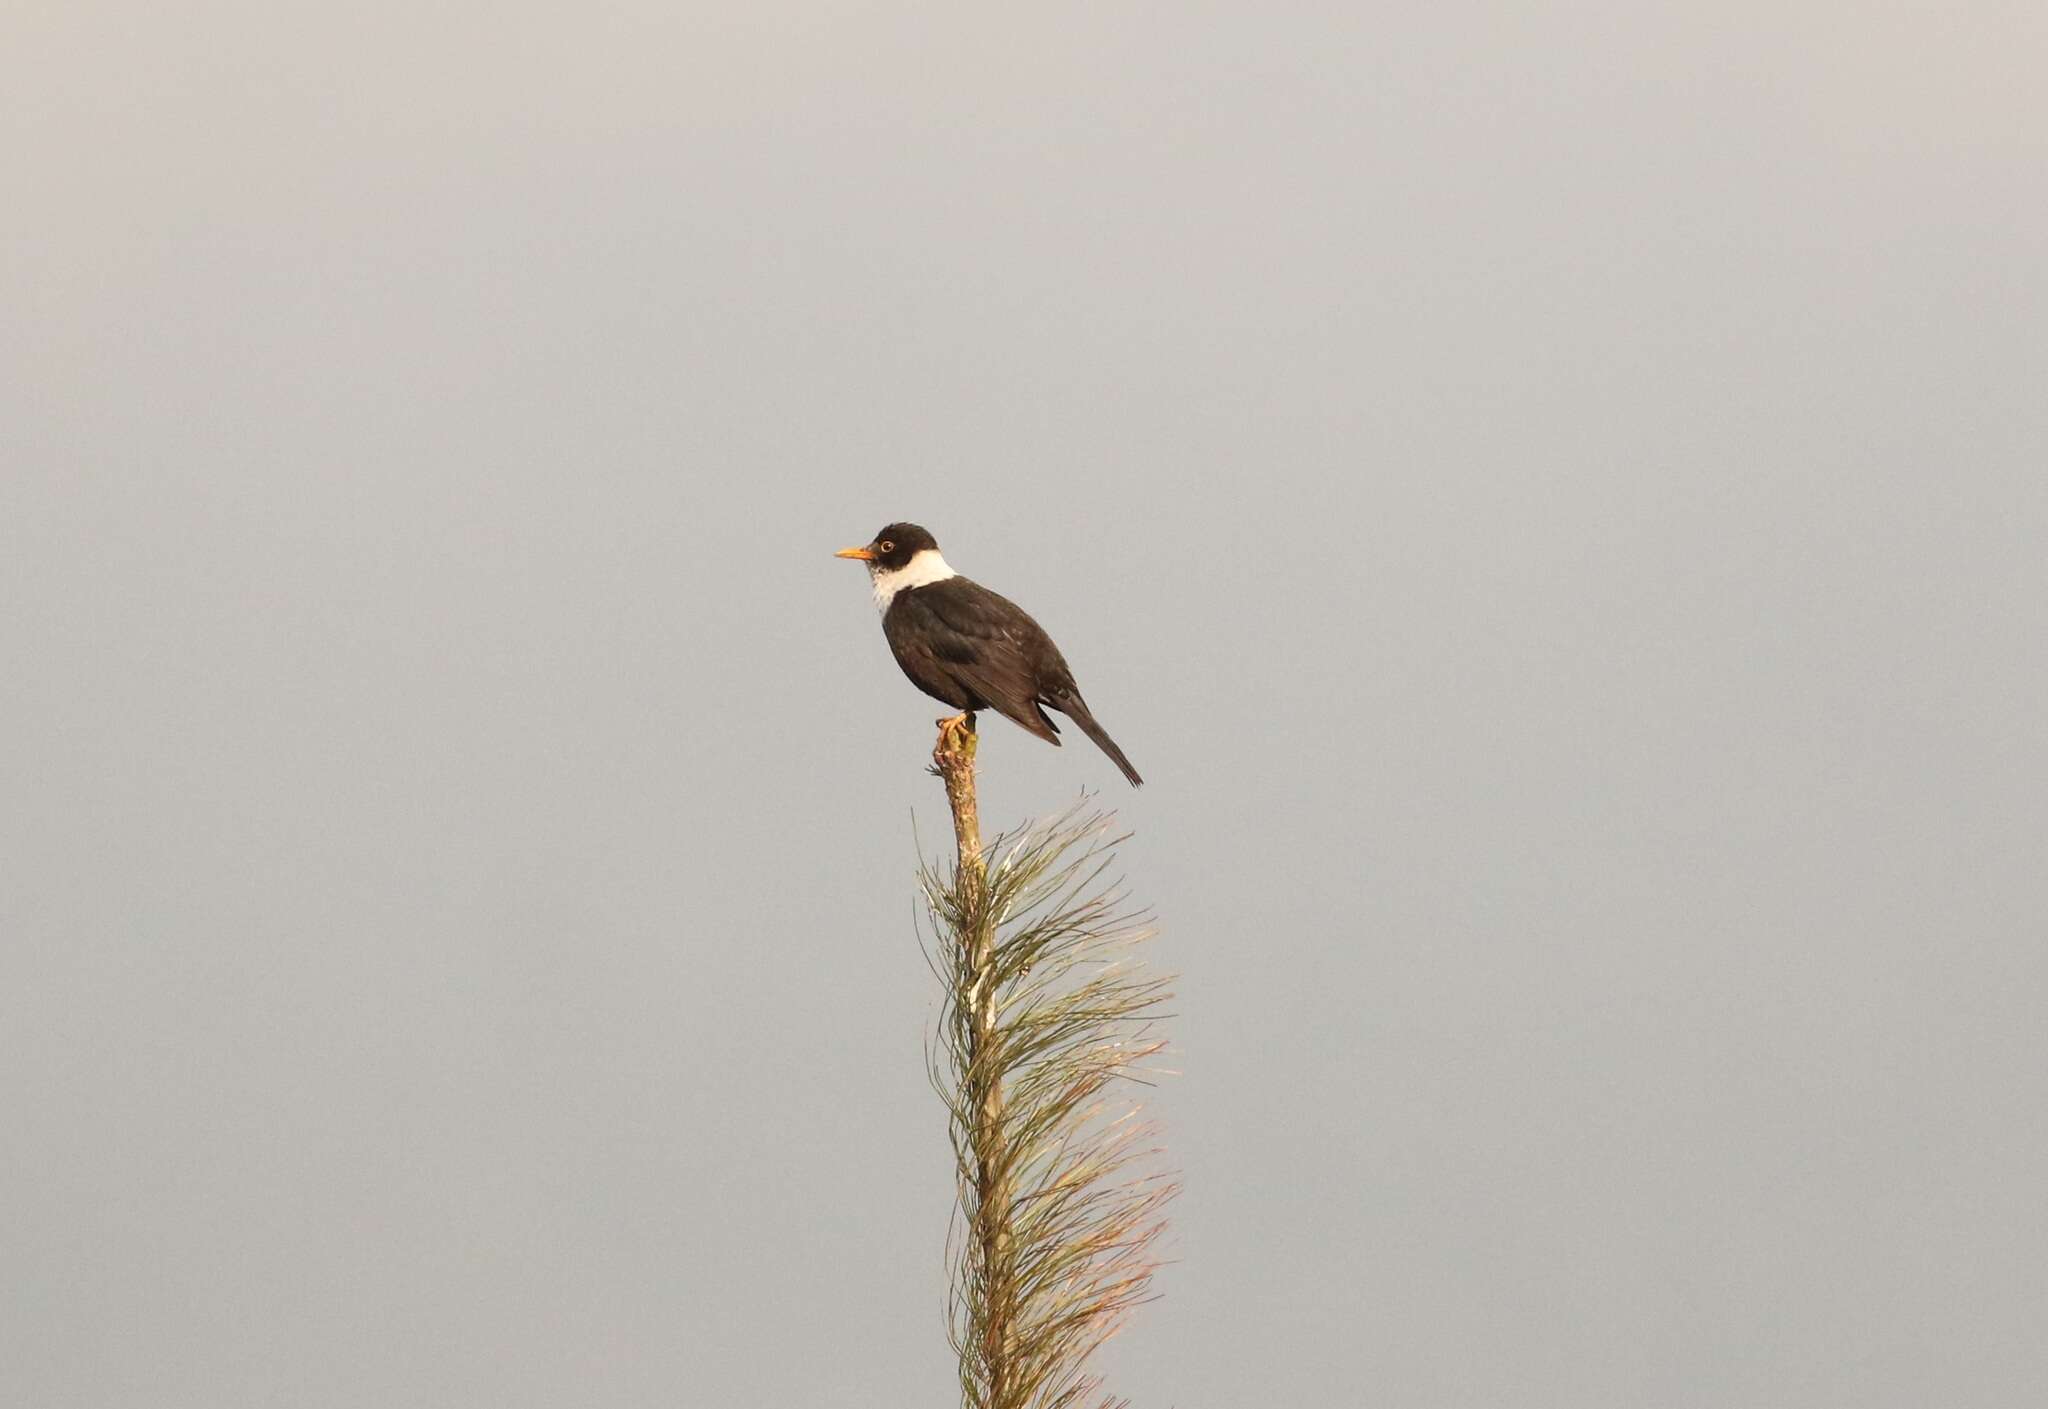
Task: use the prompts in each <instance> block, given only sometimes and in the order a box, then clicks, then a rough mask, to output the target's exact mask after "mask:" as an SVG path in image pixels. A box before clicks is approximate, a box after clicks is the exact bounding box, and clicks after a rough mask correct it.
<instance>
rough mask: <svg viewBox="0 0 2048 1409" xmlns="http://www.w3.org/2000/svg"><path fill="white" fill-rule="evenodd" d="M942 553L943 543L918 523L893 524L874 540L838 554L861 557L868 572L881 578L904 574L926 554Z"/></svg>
mask: <svg viewBox="0 0 2048 1409" xmlns="http://www.w3.org/2000/svg"><path fill="white" fill-rule="evenodd" d="M927 550H929V551H931V552H934V553H936V552H938V551H939V540H938V539H936V538H934V537H932V536H931V535H930V534H929V533H927V532H925V531H924V530H923V529H921V528H919V527H918V526H917V525H916V524H914V523H892V524H890V525H889V526H888V527H886V528H884V529H883V530H882V531H881V532H880V533H878V534H876V535H875V536H874V539H873V541H871V542H869V543H866V544H864V545H862V546H861V547H859V548H841V549H840V550H839V552H838V554H837V556H838V557H842V558H858V559H859V560H860V561H861V562H864V563H866V564H867V565H868V571H869V572H870V573H872V574H874V575H875V576H877V577H879V576H881V575H882V574H883V573H889V572H901V571H902V570H903V569H904V568H907V567H909V566H910V560H911V559H912V558H914V557H916V556H917V555H918V554H919V553H922V552H925V551H927Z"/></svg>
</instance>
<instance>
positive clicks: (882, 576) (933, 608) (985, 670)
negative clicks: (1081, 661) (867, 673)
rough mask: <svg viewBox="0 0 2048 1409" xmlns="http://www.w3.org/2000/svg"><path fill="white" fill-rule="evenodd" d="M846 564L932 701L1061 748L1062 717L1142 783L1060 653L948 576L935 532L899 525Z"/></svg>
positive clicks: (989, 595)
mask: <svg viewBox="0 0 2048 1409" xmlns="http://www.w3.org/2000/svg"><path fill="white" fill-rule="evenodd" d="M840 556H841V557H848V558H859V559H861V560H862V561H864V562H866V563H867V565H868V571H869V573H870V574H871V575H872V576H873V578H874V581H875V587H876V595H877V597H878V599H879V598H881V597H883V596H884V595H885V594H887V606H886V607H885V609H884V611H883V614H882V634H883V635H884V636H886V637H887V638H888V641H889V650H890V652H891V653H892V654H894V656H895V657H896V663H897V664H898V665H900V666H902V667H903V673H904V674H905V675H907V676H909V677H910V682H911V683H912V684H913V685H915V686H917V688H918V689H920V690H922V691H924V692H925V693H926V694H927V695H930V696H931V697H932V698H933V699H936V700H942V701H944V702H945V703H946V704H949V705H951V706H952V707H953V708H955V709H958V710H961V711H964V712H965V713H967V714H969V715H973V714H975V713H977V712H978V711H981V710H984V709H992V710H994V711H996V713H998V714H1000V715H1002V716H1003V717H1004V718H1005V719H1008V720H1010V721H1011V722H1012V723H1014V724H1016V725H1018V726H1019V727H1020V728H1022V729H1024V730H1025V731H1026V732H1028V733H1032V734H1036V735H1037V736H1038V737H1039V738H1041V739H1044V740H1045V741H1046V742H1047V743H1049V744H1053V745H1055V746H1057V745H1058V744H1059V742H1060V739H1059V726H1058V725H1056V724H1054V723H1053V721H1052V720H1051V719H1050V718H1049V717H1048V716H1047V715H1046V710H1048V709H1052V710H1057V711H1059V712H1060V713H1061V714H1064V715H1065V716H1067V718H1069V719H1071V720H1073V722H1074V723H1075V724H1076V725H1078V726H1079V727H1080V730H1081V732H1082V733H1084V734H1086V735H1087V736H1088V737H1089V738H1090V739H1093V740H1094V741H1095V745H1096V747H1098V748H1100V749H1101V750H1102V751H1103V752H1104V753H1105V754H1107V755H1108V756H1109V758H1110V761H1111V762H1113V763H1115V764H1116V766H1117V767H1118V768H1119V769H1121V770H1122V771H1123V775H1124V777H1125V778H1127V779H1129V780H1130V783H1131V786H1133V787H1136V786H1138V785H1139V784H1141V783H1142V782H1143V781H1144V780H1143V779H1142V778H1140V777H1139V776H1138V770H1137V769H1135V768H1133V767H1132V766H1131V761H1130V760H1129V759H1128V758H1126V757H1124V751H1123V750H1122V749H1120V748H1118V747H1117V745H1116V741H1115V740H1114V739H1112V738H1110V737H1109V734H1108V733H1107V731H1105V730H1104V729H1103V727H1102V726H1101V725H1100V724H1098V723H1097V722H1096V720H1095V716H1094V715H1093V714H1092V713H1091V712H1090V711H1089V709H1088V702H1087V701H1086V700H1084V699H1082V698H1081V691H1080V688H1079V687H1078V686H1077V685H1075V683H1074V673H1073V671H1072V670H1070V669H1069V668H1068V667H1067V662H1066V658H1065V657H1064V656H1062V655H1061V654H1060V649H1059V647H1058V646H1055V645H1054V644H1053V642H1052V638H1051V637H1050V636H1048V635H1046V634H1045V628H1043V627H1042V626H1040V625H1039V624H1038V623H1037V622H1035V621H1033V620H1032V619H1031V617H1030V615H1029V613H1027V612H1026V611H1025V610H1024V609H1023V608H1022V607H1020V606H1018V605H1017V604H1016V603H1015V602H1012V601H1011V600H1010V599H1009V598H1007V597H1004V596H1001V595H999V594H998V593H995V592H991V591H990V590H989V589H988V588H986V587H983V586H982V585H981V584H980V583H978V582H973V581H970V580H968V579H967V578H964V577H961V576H959V575H957V574H955V573H953V572H952V571H951V569H950V568H948V567H947V566H946V564H945V560H944V558H943V557H941V556H940V555H939V551H938V544H937V542H936V541H934V540H933V538H932V536H931V534H930V533H928V532H926V531H925V530H924V529H922V528H919V527H918V526H917V525H916V524H907V523H894V524H890V525H889V526H888V527H887V528H884V529H883V530H882V531H881V532H880V533H878V534H876V535H875V537H874V541H873V542H871V543H869V544H867V545H866V546H865V547H861V548H848V549H845V550H844V551H843V552H842V553H841V554H840Z"/></svg>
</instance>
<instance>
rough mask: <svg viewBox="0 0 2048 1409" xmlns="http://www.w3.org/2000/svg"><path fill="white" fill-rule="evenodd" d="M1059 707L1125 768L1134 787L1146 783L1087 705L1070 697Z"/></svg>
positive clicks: (1115, 762) (1125, 775)
mask: <svg viewBox="0 0 2048 1409" xmlns="http://www.w3.org/2000/svg"><path fill="white" fill-rule="evenodd" d="M1058 708H1059V710H1060V712H1061V713H1062V714H1064V715H1066V716H1067V718H1069V719H1071V720H1073V721H1074V722H1075V723H1076V724H1078V725H1080V726H1081V732H1082V733H1084V734H1086V735H1087V736H1088V737H1089V738H1091V739H1093V740H1095V747H1097V748H1099V749H1101V750H1102V751H1103V752H1104V753H1106V754H1108V755H1109V761H1110V762H1111V763H1114V764H1115V765H1116V766H1117V767H1118V768H1121V769H1122V770H1123V774H1124V777H1126V778H1128V779H1130V781H1131V786H1132V787H1134V788H1138V787H1143V786H1144V785H1145V780H1144V779H1143V778H1140V777H1139V776H1138V770H1137V769H1135V768H1133V767H1131V761H1130V760H1129V759H1128V758H1125V757H1124V751H1123V750H1122V749H1120V748H1118V747H1117V746H1116V740H1115V739H1112V738H1110V737H1109V732H1108V731H1107V730H1105V729H1104V728H1103V727H1102V726H1101V725H1100V724H1097V723H1096V722H1095V716H1094V715H1092V714H1090V713H1089V712H1088V706H1087V705H1084V704H1082V703H1081V701H1080V700H1078V699H1073V698H1069V699H1066V700H1062V701H1061V702H1060V704H1059V706H1058Z"/></svg>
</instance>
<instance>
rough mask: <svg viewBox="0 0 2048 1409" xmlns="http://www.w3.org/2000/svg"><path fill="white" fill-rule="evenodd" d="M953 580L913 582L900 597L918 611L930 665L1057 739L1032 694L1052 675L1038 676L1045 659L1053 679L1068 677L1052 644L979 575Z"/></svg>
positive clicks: (1033, 728) (994, 706) (1007, 714)
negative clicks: (937, 585)
mask: <svg viewBox="0 0 2048 1409" xmlns="http://www.w3.org/2000/svg"><path fill="white" fill-rule="evenodd" d="M954 581H956V582H959V583H960V587H959V589H958V590H955V591H934V590H932V589H929V588H926V589H920V590H919V591H916V592H912V593H909V594H907V597H906V598H905V599H904V600H903V601H902V602H901V606H902V608H903V609H906V610H912V611H916V612H917V613H918V614H919V618H918V622H917V624H918V626H919V628H920V630H919V631H918V633H917V635H918V636H919V637H920V638H921V640H922V646H923V649H924V650H926V651H928V652H929V657H930V662H931V665H932V667H933V668H935V669H937V670H940V671H943V672H944V673H945V674H947V675H949V676H951V677H952V678H953V679H954V680H955V681H957V682H958V683H959V684H960V685H961V686H962V687H963V688H964V689H966V690H967V691H968V692H969V693H970V694H971V695H973V696H974V697H975V698H976V699H979V700H982V701H985V702H986V703H987V705H988V707H989V708H990V709H993V710H995V711H996V712H997V713H998V714H1001V715H1002V716H1003V717H1004V718H1005V719H1008V720H1010V721H1012V722H1013V723H1015V724H1016V725H1017V726H1018V727H1019V728H1022V729H1024V730H1027V731H1028V732H1030V733H1033V734H1036V735H1037V736H1038V737H1039V738H1041V739H1044V740H1046V741H1047V742H1048V743H1053V744H1057V743H1058V742H1059V738H1058V734H1059V730H1058V728H1057V727H1056V726H1055V725H1054V724H1053V722H1052V721H1051V720H1050V719H1048V718H1046V716H1045V711H1044V710H1042V709H1040V708H1039V707H1038V701H1039V698H1040V692H1041V689H1042V687H1043V686H1045V685H1046V684H1048V683H1054V682H1049V681H1047V680H1044V679H1041V678H1040V677H1041V674H1042V673H1045V671H1046V668H1047V667H1049V668H1050V674H1051V675H1053V676H1054V677H1055V678H1056V680H1057V681H1058V682H1065V681H1066V679H1067V667H1066V662H1065V661H1064V660H1062V659H1061V658H1060V653H1059V649H1058V647H1056V646H1054V645H1053V644H1052V641H1051V639H1050V638H1048V637H1047V636H1046V634H1045V632H1044V631H1043V630H1042V629H1040V628H1039V626H1038V623H1036V622H1034V621H1033V620H1032V619H1031V618H1030V617H1028V616H1026V615H1025V614H1024V613H1023V612H1022V611H1020V610H1018V609H1017V608H1016V607H1015V606H1014V605H1012V604H1011V603H1010V602H1008V601H1006V600H1004V599H1003V598H1001V597H999V596H997V595H996V594H995V593H993V592H991V591H989V590H988V589H987V588H986V587H983V586H981V585H980V584H979V583H968V582H964V581H961V580H960V579H957V578H956V579H954ZM948 585H949V586H950V585H951V584H948ZM1034 662H1037V663H1038V664H1037V666H1034Z"/></svg>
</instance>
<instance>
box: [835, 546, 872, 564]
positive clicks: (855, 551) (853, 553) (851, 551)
mask: <svg viewBox="0 0 2048 1409" xmlns="http://www.w3.org/2000/svg"><path fill="white" fill-rule="evenodd" d="M832 556H833V557H835V558H859V559H860V560H861V561H862V562H864V563H871V562H873V561H874V560H875V550H874V549H872V548H841V549H840V550H839V551H838V552H836V553H834V554H833V555H832Z"/></svg>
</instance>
